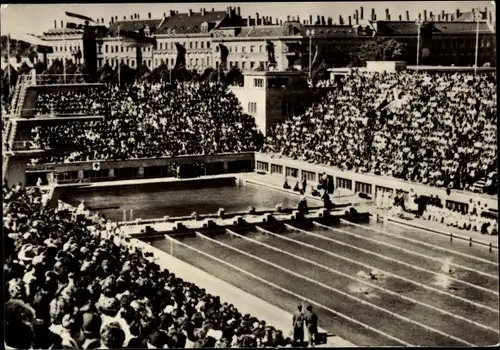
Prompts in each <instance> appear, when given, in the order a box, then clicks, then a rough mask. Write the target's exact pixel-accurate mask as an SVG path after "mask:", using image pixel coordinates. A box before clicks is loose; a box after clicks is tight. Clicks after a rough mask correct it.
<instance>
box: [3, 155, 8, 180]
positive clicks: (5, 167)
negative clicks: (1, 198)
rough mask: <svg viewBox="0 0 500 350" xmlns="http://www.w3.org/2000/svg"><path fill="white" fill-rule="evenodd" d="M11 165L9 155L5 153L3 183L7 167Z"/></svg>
mask: <svg viewBox="0 0 500 350" xmlns="http://www.w3.org/2000/svg"><path fill="white" fill-rule="evenodd" d="M8 166H9V156H8V155H6V154H4V155H3V159H2V183H3V181H5V175H6V174H7V167H8Z"/></svg>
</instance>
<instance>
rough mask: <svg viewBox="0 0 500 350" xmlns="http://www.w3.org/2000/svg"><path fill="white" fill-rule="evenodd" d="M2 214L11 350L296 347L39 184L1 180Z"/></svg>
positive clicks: (8, 344)
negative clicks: (54, 201) (54, 203)
mask: <svg viewBox="0 0 500 350" xmlns="http://www.w3.org/2000/svg"><path fill="white" fill-rule="evenodd" d="M3 214H4V253H5V256H4V257H5V261H4V276H5V280H6V284H5V301H6V302H5V305H4V311H5V314H4V315H5V318H4V324H5V328H6V329H5V336H6V337H5V344H4V345H5V348H6V349H29V348H32V349H61V348H65V349H115V348H124V347H126V348H164V347H168V348H184V347H186V348H195V347H234V346H236V347H257V346H258V347H265V346H272V347H279V346H281V347H282V346H291V340H290V338H285V337H284V336H283V334H282V332H281V331H278V330H275V329H274V328H273V327H271V326H266V324H265V322H264V321H259V320H257V319H255V318H254V317H252V316H250V315H241V314H240V313H239V312H238V310H237V309H236V308H235V306H233V305H228V304H227V303H224V302H223V301H221V300H219V298H218V297H216V296H213V295H210V294H208V293H206V292H205V290H204V289H202V288H200V287H198V286H196V285H194V284H192V283H188V282H185V281H183V280H181V279H179V278H177V277H176V276H175V274H173V273H172V272H169V271H168V270H166V269H163V270H162V269H161V268H160V267H159V266H158V265H157V264H156V263H155V262H154V259H153V258H152V257H151V256H150V255H149V254H148V253H143V252H142V251H141V249H140V248H139V247H136V246H134V244H133V241H130V240H129V239H128V238H127V237H125V236H123V235H122V234H121V232H120V231H119V229H118V228H117V227H116V225H114V224H112V223H111V222H109V221H106V220H105V219H104V218H102V217H99V216H97V215H94V216H93V217H92V223H91V222H89V219H90V217H85V216H82V215H75V213H73V212H72V211H71V210H69V209H68V208H67V207H65V206H61V205H60V206H58V208H48V207H46V206H44V201H43V200H42V193H41V192H40V190H39V188H37V187H35V188H31V189H28V190H26V189H23V188H22V187H21V186H19V185H18V186H15V187H13V188H7V187H6V186H5V185H4V186H3ZM90 224H91V225H90Z"/></svg>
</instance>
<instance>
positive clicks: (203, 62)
mask: <svg viewBox="0 0 500 350" xmlns="http://www.w3.org/2000/svg"><path fill="white" fill-rule="evenodd" d="M103 62H105V63H107V64H109V65H110V66H112V67H115V66H117V64H118V59H117V58H112V59H108V58H106V59H103V58H99V59H98V65H99V67H101V66H102V64H103ZM120 62H121V63H125V64H127V65H128V66H130V67H131V68H134V67H135V59H130V58H122V59H120ZM144 63H146V65H147V66H148V68H153V67H152V66H151V64H152V60H150V59H145V60H144ZM210 63H211V61H210V57H207V58H206V59H205V58H201V59H198V58H196V59H190V60H189V65H188V66H190V67H201V68H205V67H210ZM154 64H155V67H158V66H159V65H161V64H167V65H170V66H171V67H173V66H174V65H175V58H171V59H170V60H169V59H163V58H161V59H159V58H156V59H155V60H154Z"/></svg>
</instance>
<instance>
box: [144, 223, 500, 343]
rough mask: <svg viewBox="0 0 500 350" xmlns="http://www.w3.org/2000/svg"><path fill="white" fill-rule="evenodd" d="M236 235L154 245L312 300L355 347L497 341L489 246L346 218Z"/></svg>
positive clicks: (284, 298) (279, 297)
mask: <svg viewBox="0 0 500 350" xmlns="http://www.w3.org/2000/svg"><path fill="white" fill-rule="evenodd" d="M236 233H237V235H234V234H232V233H231V232H229V231H227V232H225V233H220V234H216V235H215V236H211V237H209V236H206V235H202V234H201V235H198V236H197V237H193V236H186V237H176V238H175V241H170V240H167V239H165V240H156V241H153V242H152V243H151V244H152V245H153V246H155V247H157V248H159V249H161V250H163V251H165V252H170V253H171V254H173V255H174V256H175V257H177V258H179V259H181V260H184V261H186V262H188V263H189V264H191V265H194V266H196V267H197V268H199V269H201V270H204V271H206V272H208V273H209V274H211V275H213V276H216V277H218V278H220V279H222V280H224V281H226V282H228V283H230V284H232V285H234V286H236V287H238V288H241V289H243V290H245V291H247V292H249V293H252V294H254V295H256V296H257V297H260V298H261V299H263V300H265V301H267V302H269V303H271V304H273V305H276V306H278V307H280V308H281V309H283V310H293V309H294V308H295V306H296V305H297V304H300V303H301V302H304V303H306V304H312V305H313V307H314V308H315V310H316V312H317V314H318V316H319V318H320V326H321V327H323V328H325V329H327V330H328V331H331V332H333V333H334V334H337V335H339V336H341V337H342V338H344V339H347V340H348V341H351V342H353V343H354V344H356V345H358V346H393V345H396V346H397V345H407V346H408V345H413V346H415V345H416V346H431V345H434V346H463V345H469V346H470V345H491V344H494V343H496V342H497V341H498V327H499V319H498V306H499V300H498V256H497V254H496V253H494V252H490V251H489V250H488V248H487V247H484V246H483V247H481V246H472V247H470V246H469V245H468V243H467V242H463V241H458V240H456V241H453V242H449V240H448V239H447V238H446V237H444V236H440V235H436V234H434V233H425V232H421V231H417V230H415V229H412V228H407V229H404V228H401V227H398V226H395V225H392V224H387V225H380V224H363V225H357V224H349V223H346V222H345V221H343V223H341V224H339V225H335V226H333V227H331V226H324V225H321V224H314V225H312V224H305V223H304V224H299V223H297V224H294V225H290V226H288V227H284V228H278V227H276V228H274V229H270V230H263V229H258V228H256V229H249V230H247V231H246V232H243V231H238V232H236ZM238 234H240V235H241V234H242V235H243V236H238ZM243 237H245V238H243ZM203 253H205V254H207V255H208V256H207V255H204V254H203ZM210 257H214V258H215V259H214V258H210ZM216 259H220V260H216ZM227 264H230V265H227ZM231 265H232V266H231ZM234 266H236V267H237V268H239V269H242V270H244V271H246V272H247V273H242V271H239V270H237V269H235V268H234ZM450 269H452V270H454V272H453V273H452V274H450V273H449V270H450ZM372 274H375V275H376V276H377V277H376V278H372V277H371V276H372ZM265 281H268V282H269V283H266V282H265Z"/></svg>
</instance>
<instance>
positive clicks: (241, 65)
mask: <svg viewBox="0 0 500 350" xmlns="http://www.w3.org/2000/svg"><path fill="white" fill-rule="evenodd" d="M247 63H248V65H247ZM257 63H258V64H259V65H262V66H264V65H265V63H266V62H264V61H260V62H254V61H250V62H245V61H229V67H230V68H232V67H236V68H241V69H247V68H249V69H256V68H258V67H259V66H258V65H257ZM215 64H216V68H219V61H216V63H215Z"/></svg>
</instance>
